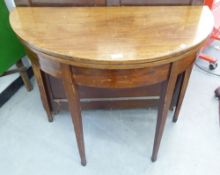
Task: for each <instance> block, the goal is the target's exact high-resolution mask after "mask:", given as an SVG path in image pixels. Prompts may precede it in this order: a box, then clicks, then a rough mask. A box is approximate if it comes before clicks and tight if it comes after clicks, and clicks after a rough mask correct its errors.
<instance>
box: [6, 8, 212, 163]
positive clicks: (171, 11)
mask: <svg viewBox="0 0 220 175" xmlns="http://www.w3.org/2000/svg"><path fill="white" fill-rule="evenodd" d="M46 11H47V13H46ZM46 14H48V15H46ZM101 14H102V15H101ZM159 14H160V15H159ZM161 14H166V18H165V17H164V16H161ZM45 16H47V20H46V18H45ZM168 19H169V20H168ZM10 21H11V25H12V28H13V29H14V31H15V32H16V33H17V35H18V37H19V38H20V39H21V41H22V42H23V44H24V45H25V47H26V49H27V53H28V55H29V57H30V59H31V62H32V66H33V68H34V73H35V76H36V78H37V82H38V86H39V89H40V92H41V98H42V101H43V104H44V107H45V109H46V111H47V113H48V119H49V120H50V121H51V120H52V119H53V118H52V116H51V114H52V112H51V104H50V100H48V99H49V96H50V94H49V93H48V91H47V90H48V87H47V84H46V82H45V76H44V75H45V74H44V73H47V74H49V75H51V76H53V77H55V78H58V79H60V80H61V81H62V82H63V88H64V90H65V94H66V97H67V103H68V104H69V111H70V113H71V116H72V121H73V125H74V129H75V135H76V140H77V144H78V149H79V154H80V158H81V164H82V165H86V156H85V148H84V139H83V125H82V118H81V99H80V90H79V88H80V87H90V88H102V89H108V90H109V89H114V90H122V89H126V90H128V89H134V88H143V87H146V86H154V85H157V84H158V85H159V86H160V100H159V101H160V103H159V112H158V115H157V125H156V132H155V139H154V145H153V152H152V158H151V159H152V161H155V160H156V159H157V155H158V151H159V146H160V142H161V139H162V135H163V130H164V126H165V123H166V119H167V114H168V110H169V107H170V106H172V105H171V101H174V100H172V97H173V96H178V97H179V98H178V100H177V102H176V103H177V107H176V111H175V116H174V121H175V119H177V118H178V114H179V110H180V107H181V104H182V101H183V98H184V94H185V91H186V88H187V83H188V80H189V77H190V73H191V70H192V65H193V62H194V60H195V58H196V54H197V51H198V49H199V47H200V46H201V44H202V43H203V42H204V41H205V40H206V39H207V37H208V35H209V34H210V33H211V31H212V27H213V18H212V16H211V13H210V11H209V10H208V8H207V7H202V6H198V7H191V6H177V7H175V8H174V7H165V6H164V7H120V8H119V7H117V8H116V7H111V8H103V7H99V8H17V9H15V10H14V11H13V12H12V14H11V16H10ZM46 21H47V22H46ZM43 72H44V73H43ZM180 76H181V77H182V78H178V77H180ZM178 79H180V80H181V82H180V90H175V86H176V84H178V82H177V81H178ZM174 92H175V93H174Z"/></svg>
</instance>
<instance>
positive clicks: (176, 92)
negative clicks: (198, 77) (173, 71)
mask: <svg viewBox="0 0 220 175" xmlns="http://www.w3.org/2000/svg"><path fill="white" fill-rule="evenodd" d="M182 80H183V73H181V74H179V75H178V77H177V82H176V85H175V90H174V93H173V97H172V101H171V104H170V110H171V111H173V110H174V108H175V107H176V106H177V102H178V98H179V94H180V89H181V87H182Z"/></svg>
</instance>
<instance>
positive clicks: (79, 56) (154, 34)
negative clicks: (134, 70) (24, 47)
mask: <svg viewBox="0 0 220 175" xmlns="http://www.w3.org/2000/svg"><path fill="white" fill-rule="evenodd" d="M10 23H11V25H12V28H13V29H14V31H15V32H16V33H17V35H18V36H19V37H20V38H21V39H22V40H23V41H24V42H25V43H26V44H28V45H29V46H30V47H32V48H34V49H36V50H38V51H41V52H44V53H46V54H49V55H53V56H57V57H59V58H58V59H62V60H65V61H66V62H70V64H74V62H84V63H88V64H105V65H120V64H143V63H152V62H158V61H161V60H166V61H165V62H169V61H171V60H172V59H174V58H173V56H176V55H180V54H183V53H184V52H186V51H188V50H190V49H192V48H193V47H196V46H198V45H199V44H201V42H202V41H204V39H206V38H207V36H208V35H209V33H210V32H211V31H212V27H213V17H212V14H211V12H210V10H209V9H208V7H206V6H157V7H155V6H151V7H150V6H148V7H58V8H54V7H44V8H42V7H19V8H16V9H15V10H13V11H12V13H11V15H10ZM171 57H172V58H171Z"/></svg>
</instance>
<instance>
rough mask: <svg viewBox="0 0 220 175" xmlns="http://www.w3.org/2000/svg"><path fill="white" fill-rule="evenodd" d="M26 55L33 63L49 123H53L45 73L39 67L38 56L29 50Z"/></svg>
mask: <svg viewBox="0 0 220 175" xmlns="http://www.w3.org/2000/svg"><path fill="white" fill-rule="evenodd" d="M26 53H27V55H28V57H29V58H30V60H31V63H32V68H33V71H34V76H35V79H36V81H37V84H38V87H39V91H40V97H41V101H42V103H43V106H44V109H45V110H46V112H47V117H48V121H49V122H52V121H53V115H52V109H51V104H50V97H49V92H48V91H47V87H46V80H45V76H44V73H43V72H42V71H41V70H40V66H38V63H37V56H36V55H35V54H34V53H33V52H31V51H29V50H26Z"/></svg>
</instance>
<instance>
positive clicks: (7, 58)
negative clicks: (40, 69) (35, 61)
mask: <svg viewBox="0 0 220 175" xmlns="http://www.w3.org/2000/svg"><path fill="white" fill-rule="evenodd" d="M24 55H25V52H24V48H23V46H22V44H21V43H20V41H19V40H18V39H17V37H16V35H15V33H14V32H13V31H12V29H11V27H10V24H9V12H8V9H7V7H6V4H5V2H4V0H0V74H2V73H3V72H5V71H6V70H8V68H10V67H11V66H12V65H13V64H15V63H16V62H17V61H18V60H19V59H21V58H22V57H23V56H24Z"/></svg>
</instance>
